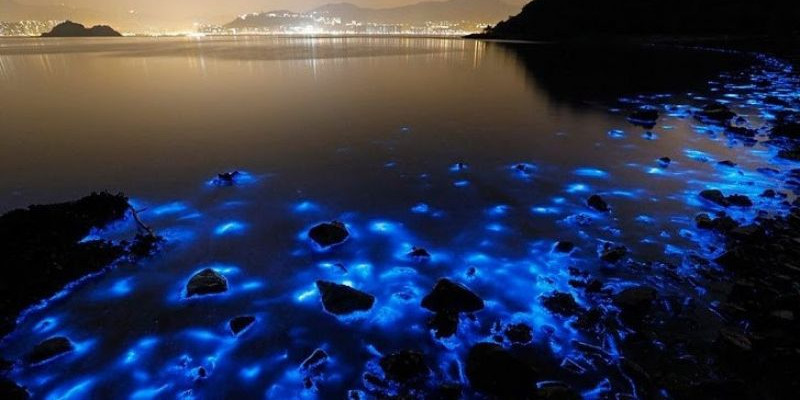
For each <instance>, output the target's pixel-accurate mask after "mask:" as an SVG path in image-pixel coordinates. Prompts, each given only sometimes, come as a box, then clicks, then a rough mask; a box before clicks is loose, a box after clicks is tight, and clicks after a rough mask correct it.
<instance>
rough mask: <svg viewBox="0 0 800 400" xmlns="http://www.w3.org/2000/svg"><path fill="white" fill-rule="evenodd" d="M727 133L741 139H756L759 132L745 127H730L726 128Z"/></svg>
mask: <svg viewBox="0 0 800 400" xmlns="http://www.w3.org/2000/svg"><path fill="white" fill-rule="evenodd" d="M725 133H726V134H728V135H732V136H738V137H740V138H754V137H755V136H756V134H757V133H758V131H757V130H755V129H750V128H747V127H743V126H733V125H728V126H726V127H725Z"/></svg>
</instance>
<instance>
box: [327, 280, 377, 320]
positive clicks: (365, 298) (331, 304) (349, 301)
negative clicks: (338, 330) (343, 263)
mask: <svg viewBox="0 0 800 400" xmlns="http://www.w3.org/2000/svg"><path fill="white" fill-rule="evenodd" d="M317 289H318V290H319V293H320V296H321V297H322V306H323V308H325V311H327V312H329V313H331V314H334V315H348V314H352V313H354V312H358V311H369V310H370V309H371V308H372V305H373V304H375V297H374V296H372V295H370V294H368V293H364V292H362V291H360V290H357V289H353V288H351V287H350V286H346V285H340V284H338V283H333V282H327V281H317Z"/></svg>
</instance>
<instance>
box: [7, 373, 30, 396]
mask: <svg viewBox="0 0 800 400" xmlns="http://www.w3.org/2000/svg"><path fill="white" fill-rule="evenodd" d="M28 398H30V394H28V391H27V390H25V388H23V387H21V386H19V385H17V384H16V383H14V382H12V381H10V380H8V379H6V378H2V377H0V399H3V400H26V399H28Z"/></svg>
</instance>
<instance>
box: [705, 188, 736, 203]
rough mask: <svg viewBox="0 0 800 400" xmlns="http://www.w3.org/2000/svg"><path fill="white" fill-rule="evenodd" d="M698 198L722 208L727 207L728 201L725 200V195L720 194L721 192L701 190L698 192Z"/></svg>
mask: <svg viewBox="0 0 800 400" xmlns="http://www.w3.org/2000/svg"><path fill="white" fill-rule="evenodd" d="M700 197H702V198H703V199H705V200H708V201H710V202H712V203H714V204H718V205H721V206H723V207H727V206H729V203H728V200H727V199H726V198H725V195H724V194H722V191H719V190H716V189H708V190H703V191H702V192H700Z"/></svg>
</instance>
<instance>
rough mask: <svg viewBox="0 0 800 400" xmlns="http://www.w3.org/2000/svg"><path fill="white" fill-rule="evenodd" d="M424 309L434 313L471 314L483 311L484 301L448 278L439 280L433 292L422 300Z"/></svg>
mask: <svg viewBox="0 0 800 400" xmlns="http://www.w3.org/2000/svg"><path fill="white" fill-rule="evenodd" d="M422 307H424V308H427V309H428V310H430V311H433V312H436V313H438V312H455V313H462V312H463V313H471V312H476V311H480V310H482V309H483V307H484V304H483V299H481V298H480V297H478V295H476V294H475V293H473V292H472V291H470V290H469V289H468V288H467V287H466V286H463V285H461V284H458V283H455V282H453V281H451V280H449V279H447V278H442V279H439V281H438V282H436V285H435V286H434V287H433V290H432V291H431V292H430V293H428V295H427V296H425V297H424V298H423V299H422Z"/></svg>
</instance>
